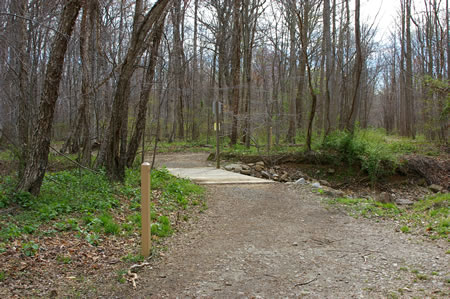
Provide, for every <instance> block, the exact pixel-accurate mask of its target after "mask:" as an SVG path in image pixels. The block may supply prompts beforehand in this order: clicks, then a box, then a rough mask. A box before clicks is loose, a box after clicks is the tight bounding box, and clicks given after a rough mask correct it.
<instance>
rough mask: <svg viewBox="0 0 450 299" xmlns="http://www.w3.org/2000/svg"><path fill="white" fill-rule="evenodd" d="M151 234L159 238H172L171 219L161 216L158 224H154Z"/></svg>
mask: <svg viewBox="0 0 450 299" xmlns="http://www.w3.org/2000/svg"><path fill="white" fill-rule="evenodd" d="M151 233H152V235H155V236H158V237H168V236H170V235H171V234H172V228H171V225H170V220H169V218H168V217H167V216H160V217H159V218H158V222H156V223H153V224H152V226H151Z"/></svg>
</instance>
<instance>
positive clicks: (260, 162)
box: [256, 161, 264, 167]
mask: <svg viewBox="0 0 450 299" xmlns="http://www.w3.org/2000/svg"><path fill="white" fill-rule="evenodd" d="M256 165H259V166H262V167H264V162H263V161H259V162H256Z"/></svg>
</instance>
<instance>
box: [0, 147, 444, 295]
mask: <svg viewBox="0 0 450 299" xmlns="http://www.w3.org/2000/svg"><path fill="white" fill-rule="evenodd" d="M207 156H208V154H207V153H172V154H160V155H158V157H157V166H167V167H179V168H191V167H203V166H210V165H211V164H213V163H212V162H208V161H206V158H207ZM205 188H206V194H205V195H204V196H205V200H206V202H207V206H208V209H206V210H204V209H201V211H200V212H199V211H195V210H192V211H191V212H190V213H191V214H190V215H189V221H186V222H183V221H180V222H179V221H178V220H177V221H176V222H177V223H178V224H176V225H175V223H174V227H175V228H176V230H175V232H174V233H173V235H172V236H171V237H169V238H165V239H160V240H159V241H157V242H155V247H156V246H157V247H158V248H157V249H156V250H154V251H153V254H152V257H151V258H150V259H147V260H145V261H143V260H142V259H139V258H138V256H137V255H133V254H128V255H127V252H136V250H137V248H138V246H139V238H138V236H137V235H131V236H130V238H128V239H124V238H116V237H110V238H108V239H106V240H105V241H104V242H103V243H101V245H98V246H91V245H90V244H88V243H87V242H84V241H82V240H79V239H77V238H76V237H74V236H73V234H72V233H71V232H67V233H65V234H63V235H61V236H60V237H58V238H57V239H51V238H49V240H48V242H46V244H45V248H46V250H45V251H42V250H40V253H39V254H38V255H36V256H34V257H26V258H25V259H23V258H17V259H15V258H14V263H16V264H17V265H15V267H16V268H15V269H17V271H18V272H17V273H22V274H21V275H22V276H17V277H16V278H15V279H14V281H9V280H7V282H8V284H7V285H6V284H5V285H3V286H2V282H1V280H0V294H2V297H4V298H7V297H30V296H44V297H57V298H66V297H82V298H85V297H87V298H92V297H104V298H135V297H136V298H161V297H167V298H175V297H213V298H236V297H242V298H258V297H259V298H273V297H307V298H414V297H416V298H424V297H430V298H432V297H436V298H441V297H442V298H448V296H450V269H449V264H450V246H449V244H450V243H449V242H448V240H447V239H446V238H436V239H433V238H430V237H429V236H426V235H425V234H424V233H423V231H421V232H417V233H416V232H401V227H400V225H401V224H400V223H399V222H398V221H396V220H395V219H390V218H389V217H376V218H365V217H355V215H353V216H350V215H349V210H348V209H347V208H346V207H345V206H343V205H340V204H334V203H332V201H333V200H332V199H330V198H326V197H324V196H323V194H321V193H320V192H317V190H314V189H313V188H311V185H309V184H306V185H295V184H285V183H279V182H274V183H272V184H266V185H220V186H219V185H217V186H206V187H205ZM443 203H444V204H447V205H448V198H447V199H445V200H444V202H443ZM186 216H188V215H186ZM178 218H179V217H178V216H177V217H176V219H178ZM172 220H174V219H172ZM44 241H45V240H44ZM49 242H50V243H51V244H50V243H49ZM52 242H53V243H55V244H53V243H52ZM133 242H134V243H133ZM47 243H49V244H47ZM18 246H19V245H18ZM22 247H23V246H22ZM133 248H134V249H133ZM41 249H42V248H41ZM19 252H20V250H17V251H13V250H12V249H11V250H9V251H7V252H5V253H3V255H2V256H3V257H4V258H6V259H7V260H4V262H6V261H7V262H8V263H10V262H11V261H12V260H11V259H12V258H13V257H15V256H17V257H18V256H19ZM63 252H70V254H71V255H72V260H68V262H67V263H66V261H65V260H63V259H64V257H65V255H64V254H63ZM10 254H11V255H10ZM55 255H58V257H60V258H59V259H58V258H56V257H55ZM21 256H22V255H21ZM54 260H55V261H54ZM142 262H144V263H142ZM133 264H136V265H142V267H136V268H135V270H136V271H135V272H136V274H137V279H136V283H137V285H136V287H135V288H134V287H133V286H132V284H131V283H130V282H129V281H128V282H127V278H128V279H129V278H130V276H128V275H127V270H129V269H130V265H133ZM2 267H3V266H2ZM132 267H133V266H131V268H132ZM27 273H28V274H27ZM33 289H34V290H33ZM12 291H13V292H14V293H11V292H12ZM8 292H9V295H8Z"/></svg>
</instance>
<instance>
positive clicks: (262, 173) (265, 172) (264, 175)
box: [261, 171, 270, 179]
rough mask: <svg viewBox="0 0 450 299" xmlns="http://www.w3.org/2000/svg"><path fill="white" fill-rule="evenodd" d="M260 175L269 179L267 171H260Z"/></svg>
mask: <svg viewBox="0 0 450 299" xmlns="http://www.w3.org/2000/svg"><path fill="white" fill-rule="evenodd" d="M261 175H262V177H263V178H265V179H270V174H269V173H268V172H267V171H261Z"/></svg>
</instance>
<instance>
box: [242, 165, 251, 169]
mask: <svg viewBox="0 0 450 299" xmlns="http://www.w3.org/2000/svg"><path fill="white" fill-rule="evenodd" d="M241 166H242V170H250V166H248V165H245V164H242V165H241Z"/></svg>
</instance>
